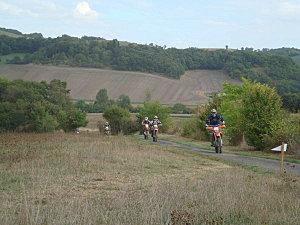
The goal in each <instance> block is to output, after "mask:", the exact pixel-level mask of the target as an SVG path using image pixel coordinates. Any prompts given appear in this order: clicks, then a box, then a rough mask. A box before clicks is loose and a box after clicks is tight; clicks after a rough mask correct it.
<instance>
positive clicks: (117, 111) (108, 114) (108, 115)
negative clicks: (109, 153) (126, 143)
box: [103, 105, 131, 134]
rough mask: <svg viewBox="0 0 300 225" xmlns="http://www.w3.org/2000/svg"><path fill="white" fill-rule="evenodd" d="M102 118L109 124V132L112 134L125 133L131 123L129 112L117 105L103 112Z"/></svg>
mask: <svg viewBox="0 0 300 225" xmlns="http://www.w3.org/2000/svg"><path fill="white" fill-rule="evenodd" d="M103 117H104V118H105V119H106V120H107V121H108V122H109V123H110V126H111V132H112V133H114V134H118V133H120V132H123V133H126V131H127V130H128V127H129V125H128V124H129V123H130V121H131V120H130V113H129V111H128V110H127V109H123V108H121V107H119V106H117V105H113V106H110V107H108V108H107V109H106V110H105V111H104V113H103Z"/></svg>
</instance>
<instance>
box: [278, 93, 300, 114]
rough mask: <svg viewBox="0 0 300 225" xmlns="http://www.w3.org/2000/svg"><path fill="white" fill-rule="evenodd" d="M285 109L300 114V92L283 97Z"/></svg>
mask: <svg viewBox="0 0 300 225" xmlns="http://www.w3.org/2000/svg"><path fill="white" fill-rule="evenodd" d="M282 101H283V106H284V108H286V109H288V110H289V111H291V112H298V111H299V110H300V92H298V93H287V94H284V95H282Z"/></svg>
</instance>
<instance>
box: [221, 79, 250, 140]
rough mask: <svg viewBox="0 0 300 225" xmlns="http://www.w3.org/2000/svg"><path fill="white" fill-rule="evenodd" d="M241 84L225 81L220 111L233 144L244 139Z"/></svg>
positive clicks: (227, 135) (227, 134)
mask: <svg viewBox="0 0 300 225" xmlns="http://www.w3.org/2000/svg"><path fill="white" fill-rule="evenodd" d="M243 91H244V90H243V87H242V86H240V85H235V84H230V83H224V85H223V94H222V97H221V105H220V111H221V112H222V115H223V117H224V118H225V122H226V130H225V132H226V137H228V140H229V143H230V144H231V145H238V144H240V143H241V142H242V140H243V127H244V126H243V121H244V119H245V118H244V116H243V114H242V109H243V105H242V98H241V96H242V94H243Z"/></svg>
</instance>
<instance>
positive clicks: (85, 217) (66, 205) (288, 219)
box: [0, 133, 300, 225]
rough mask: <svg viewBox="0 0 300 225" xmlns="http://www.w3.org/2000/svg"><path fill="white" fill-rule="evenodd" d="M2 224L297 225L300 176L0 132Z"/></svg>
mask: <svg viewBox="0 0 300 225" xmlns="http://www.w3.org/2000/svg"><path fill="white" fill-rule="evenodd" d="M0 146H1V147H0V157H1V158H0V171H1V172H0V190H1V192H0V224H6V225H9V224H85V225H86V224H112V225H117V224H137V225H138V224H155V225H156V224H214V225H216V224H295V225H296V224H299V222H300V219H299V210H300V200H299V196H300V184H299V180H298V178H293V177H276V176H274V175H270V174H264V175H262V174H256V173H253V172H251V171H245V170H243V169H240V168H238V167H232V166H228V165H225V164H223V163H221V162H217V161H211V160H209V159H207V158H203V157H201V156H200V155H197V154H195V153H187V152H183V151H180V150H176V149H172V148H166V147H159V146H153V145H142V143H137V142H135V141H133V140H132V139H131V138H130V137H127V138H126V137H123V136H119V137H104V136H101V135H99V134H97V133H90V134H80V135H75V134H61V133H56V134H1V135H0Z"/></svg>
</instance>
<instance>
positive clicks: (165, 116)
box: [139, 101, 171, 131]
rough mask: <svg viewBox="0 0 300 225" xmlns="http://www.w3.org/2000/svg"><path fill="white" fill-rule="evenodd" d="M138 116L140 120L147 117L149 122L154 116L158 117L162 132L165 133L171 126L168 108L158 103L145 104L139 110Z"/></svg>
mask: <svg viewBox="0 0 300 225" xmlns="http://www.w3.org/2000/svg"><path fill="white" fill-rule="evenodd" d="M139 115H140V117H141V118H142V119H143V118H145V117H148V118H149V119H150V120H152V119H153V118H154V116H158V118H159V120H160V121H161V123H162V125H163V126H162V127H161V130H162V131H167V130H168V128H169V126H170V124H171V118H170V110H169V108H167V107H164V106H162V105H161V104H160V103H159V102H158V101H154V102H152V101H150V102H145V103H144V105H143V106H142V107H141V108H140V111H139Z"/></svg>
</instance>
